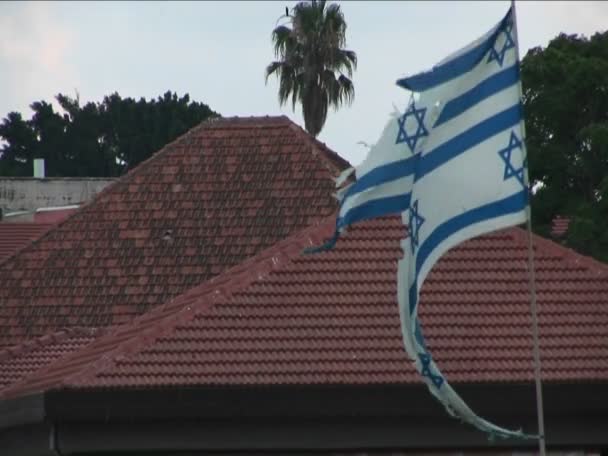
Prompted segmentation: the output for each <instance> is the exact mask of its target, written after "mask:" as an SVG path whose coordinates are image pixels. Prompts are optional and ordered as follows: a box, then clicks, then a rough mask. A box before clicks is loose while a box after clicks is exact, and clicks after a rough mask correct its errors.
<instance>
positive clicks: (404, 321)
mask: <svg viewBox="0 0 608 456" xmlns="http://www.w3.org/2000/svg"><path fill="white" fill-rule="evenodd" d="M515 27H516V25H515V23H514V19H513V11H512V10H511V9H510V10H509V12H508V13H507V15H506V16H505V17H504V18H503V19H502V20H501V21H500V22H499V23H498V24H497V25H496V26H495V27H493V28H492V29H491V30H490V31H489V32H488V33H486V34H485V35H484V36H482V37H481V38H479V39H478V40H476V41H474V42H473V43H471V44H470V45H468V46H466V47H465V48H463V49H461V50H459V51H457V52H455V53H454V54H452V55H451V56H449V57H448V58H446V59H444V60H443V61H441V62H440V63H438V64H437V65H436V66H435V67H433V68H432V69H431V70H430V71H427V72H423V73H420V74H416V75H414V76H411V77H407V78H404V79H400V80H399V81H397V84H398V85H400V86H401V87H403V88H405V89H407V90H410V91H411V92H412V93H415V94H416V96H415V97H414V96H413V97H412V100H411V102H410V104H409V106H408V108H407V109H406V110H405V112H402V113H401V112H399V113H396V114H394V115H393V116H392V117H391V118H390V119H389V121H388V123H387V125H386V127H385V129H384V131H383V133H382V135H381V137H380V140H379V141H378V142H377V143H376V144H375V145H374V146H373V147H372V148H371V150H370V153H369V155H368V157H367V158H366V159H365V160H364V162H363V163H362V164H361V165H359V166H358V167H357V168H355V169H349V170H347V171H345V172H344V173H343V174H342V175H341V176H340V177H339V178H338V179H337V182H336V184H337V186H338V188H339V190H338V192H337V195H336V196H337V198H338V200H339V201H340V211H339V215H338V218H337V222H336V232H335V235H334V237H333V238H332V239H331V240H330V241H328V243H326V244H325V245H324V246H321V247H318V248H315V249H311V250H310V251H319V250H325V249H329V248H331V247H332V246H333V245H334V244H335V242H336V240H337V239H338V237H339V235H340V233H342V232H343V231H344V230H345V229H346V228H347V227H348V226H349V225H351V224H353V223H357V222H359V221H361V220H365V219H369V218H374V217H379V216H382V215H387V214H391V213H401V214H402V218H403V222H404V224H406V225H407V227H408V232H409V236H408V238H406V239H404V240H403V241H402V249H403V252H404V256H403V259H402V260H400V261H399V265H398V301H399V313H400V318H401V328H402V333H403V340H404V345H405V349H406V351H407V353H408V355H409V356H410V357H411V359H412V360H413V361H414V364H415V367H416V369H417V371H418V372H419V373H420V375H421V376H422V378H423V379H424V381H425V382H426V384H427V385H428V388H429V389H430V391H431V393H432V394H433V395H434V396H435V397H436V398H437V399H439V401H441V402H442V403H443V404H444V405H445V407H446V409H447V410H448V412H449V413H450V414H452V415H453V416H455V417H458V418H459V419H461V420H463V421H465V422H468V423H470V424H472V425H474V426H475V427H477V428H478V429H480V430H482V431H484V432H487V433H489V434H491V435H492V436H500V437H504V438H508V437H518V438H528V437H530V438H532V437H534V438H536V436H529V435H525V434H523V433H522V432H521V431H511V430H507V429H503V428H501V427H498V426H496V425H494V424H492V423H490V422H488V421H486V420H484V419H483V418H481V417H479V416H477V415H476V414H475V413H474V412H473V411H472V410H471V409H470V408H469V407H468V406H467V405H466V404H465V402H464V401H463V400H462V399H461V398H460V397H459V396H458V394H456V392H455V391H454V390H453V389H452V388H451V386H450V385H449V384H448V382H447V380H446V378H445V377H444V376H443V374H442V373H441V371H440V370H439V368H438V366H437V365H436V364H435V361H434V360H433V357H432V355H431V353H430V352H429V350H428V349H427V346H426V344H425V341H424V337H423V334H422V329H421V326H420V323H419V320H418V300H419V293H420V289H421V288H422V285H423V283H424V280H425V278H426V276H427V274H428V273H429V271H430V270H431V268H432V267H433V265H434V264H435V263H436V262H437V260H438V259H439V258H440V257H441V256H442V255H443V254H444V253H445V252H446V251H448V250H449V249H450V248H452V247H453V246H455V245H457V244H459V243H461V242H463V241H465V240H467V239H470V238H472V237H475V236H479V235H481V234H484V233H488V232H491V231H495V230H498V229H501V228H505V227H509V226H513V225H517V224H520V223H524V222H525V221H526V217H527V216H528V212H527V211H528V183H527V169H526V165H525V150H524V125H523V114H522V105H521V87H520V75H519V61H518V53H517V43H516V35H517V34H516V29H515ZM353 175H354V176H353ZM353 177H354V179H353ZM349 180H353V182H350V183H348V184H347V185H345V184H346V182H348V181H349ZM310 251H309V252H310Z"/></svg>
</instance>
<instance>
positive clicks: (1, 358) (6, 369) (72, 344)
mask: <svg viewBox="0 0 608 456" xmlns="http://www.w3.org/2000/svg"><path fill="white" fill-rule="evenodd" d="M99 335H100V331H98V330H95V329H86V328H73V329H68V330H63V331H58V332H56V333H53V334H49V335H47V336H43V337H40V338H38V339H33V340H30V341H28V342H26V343H24V344H22V345H19V346H17V347H12V348H7V349H5V350H2V351H0V388H4V387H6V386H8V385H10V384H12V383H15V382H17V381H19V380H21V379H23V378H24V377H26V376H28V375H30V374H32V373H34V372H36V371H37V370H38V369H40V368H42V367H44V366H46V365H48V364H50V363H52V362H54V361H56V360H57V359H59V358H62V357H63V356H65V355H66V354H68V353H72V352H74V351H76V350H78V349H80V348H82V347H84V346H85V345H87V344H89V343H90V342H92V341H93V340H94V339H95V338H96V337H98V336H99Z"/></svg>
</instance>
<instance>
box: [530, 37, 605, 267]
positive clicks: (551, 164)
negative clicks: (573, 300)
mask: <svg viewBox="0 0 608 456" xmlns="http://www.w3.org/2000/svg"><path fill="white" fill-rule="evenodd" d="M522 85H523V92H524V109H525V116H526V130H527V132H526V133H527V134H526V136H527V139H526V144H527V148H528V157H529V166H530V181H531V184H532V185H534V186H536V188H537V189H538V190H536V192H535V194H534V196H533V198H532V214H533V223H534V229H535V230H536V231H537V232H538V233H540V234H542V235H545V236H546V235H548V233H549V229H550V225H551V221H552V220H553V218H554V217H555V216H556V215H564V216H569V217H570V218H571V222H570V226H569V229H568V233H567V238H566V244H567V245H568V246H570V247H572V248H574V249H576V250H578V251H580V252H582V253H584V254H588V255H592V256H594V257H596V258H597V259H600V260H603V261H608V32H607V33H601V34H599V33H598V34H595V35H594V36H592V37H591V38H590V39H589V38H585V37H581V36H576V35H565V34H561V35H559V36H558V37H556V38H555V39H553V40H552V41H551V42H550V43H549V45H548V46H547V47H546V48H544V49H541V48H534V49H531V50H530V51H529V52H528V54H527V55H526V57H525V58H524V59H523V61H522Z"/></svg>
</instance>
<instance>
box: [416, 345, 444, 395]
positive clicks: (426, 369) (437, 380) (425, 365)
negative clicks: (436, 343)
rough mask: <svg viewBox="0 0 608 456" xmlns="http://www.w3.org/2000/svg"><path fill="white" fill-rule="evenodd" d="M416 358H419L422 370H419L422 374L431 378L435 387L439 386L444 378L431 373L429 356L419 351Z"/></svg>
mask: <svg viewBox="0 0 608 456" xmlns="http://www.w3.org/2000/svg"><path fill="white" fill-rule="evenodd" d="M418 358H420V362H421V363H422V370H421V371H420V373H421V374H422V376H423V377H427V378H428V379H429V380H431V381H432V382H433V385H435V387H436V388H437V389H439V388H441V385H443V382H444V380H443V377H442V376H441V375H437V374H433V373H432V372H431V357H430V356H429V355H426V354H422V353H419V354H418Z"/></svg>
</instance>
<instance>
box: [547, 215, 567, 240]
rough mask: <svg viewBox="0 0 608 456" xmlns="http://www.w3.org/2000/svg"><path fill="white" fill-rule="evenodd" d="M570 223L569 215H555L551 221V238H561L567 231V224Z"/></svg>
mask: <svg viewBox="0 0 608 456" xmlns="http://www.w3.org/2000/svg"><path fill="white" fill-rule="evenodd" d="M569 225H570V217H564V216H562V215H557V216H556V217H555V218H554V219H553V222H552V223H551V236H552V237H553V238H556V239H557V238H563V237H565V236H566V233H567V232H568V226H569Z"/></svg>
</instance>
